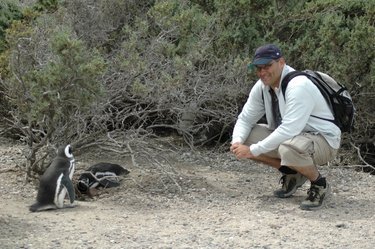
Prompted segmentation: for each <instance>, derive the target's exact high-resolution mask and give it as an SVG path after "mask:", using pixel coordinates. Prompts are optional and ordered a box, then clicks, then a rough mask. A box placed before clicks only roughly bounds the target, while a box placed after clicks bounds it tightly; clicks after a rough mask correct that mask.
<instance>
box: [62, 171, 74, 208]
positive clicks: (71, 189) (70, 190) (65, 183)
mask: <svg viewBox="0 0 375 249" xmlns="http://www.w3.org/2000/svg"><path fill="white" fill-rule="evenodd" d="M61 183H62V185H63V186H64V187H65V188H66V190H67V192H68V195H69V200H70V203H73V202H74V200H75V198H76V197H75V190H74V186H73V183H72V180H70V178H69V177H68V176H64V177H63V178H62V180H61Z"/></svg>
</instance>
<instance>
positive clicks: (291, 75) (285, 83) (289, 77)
mask: <svg viewBox="0 0 375 249" xmlns="http://www.w3.org/2000/svg"><path fill="white" fill-rule="evenodd" d="M299 75H305V76H307V77H308V76H309V75H308V74H307V73H305V72H301V71H292V72H289V73H287V74H286V75H285V76H284V78H283V80H282V81H281V92H282V93H283V96H284V99H285V91H286V87H287V86H288V84H289V81H291V80H292V79H293V78H294V77H296V76H299Z"/></svg>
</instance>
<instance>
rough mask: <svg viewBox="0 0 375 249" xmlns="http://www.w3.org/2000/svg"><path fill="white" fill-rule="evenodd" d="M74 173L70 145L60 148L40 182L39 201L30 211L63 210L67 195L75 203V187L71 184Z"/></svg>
mask: <svg viewBox="0 0 375 249" xmlns="http://www.w3.org/2000/svg"><path fill="white" fill-rule="evenodd" d="M73 173H74V159H73V154H72V148H71V146H70V145H67V146H60V147H59V148H58V150H57V156H56V157H55V158H54V159H53V160H52V162H51V164H50V166H49V167H48V168H47V169H46V171H45V172H44V174H43V175H42V177H41V178H40V182H39V189H38V195H37V198H36V199H37V201H36V203H35V204H33V205H32V206H30V211H32V212H35V211H43V210H47V209H56V208H62V206H63V201H64V198H65V195H66V193H67V192H68V193H69V197H70V201H71V203H72V202H73V201H74V198H75V196H74V187H73V184H72V182H71V179H72V177H73Z"/></svg>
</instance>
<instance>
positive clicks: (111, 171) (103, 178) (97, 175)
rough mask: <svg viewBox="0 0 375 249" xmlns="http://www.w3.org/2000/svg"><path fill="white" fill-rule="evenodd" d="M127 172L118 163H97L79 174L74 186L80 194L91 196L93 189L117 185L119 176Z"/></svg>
mask: <svg viewBox="0 0 375 249" xmlns="http://www.w3.org/2000/svg"><path fill="white" fill-rule="evenodd" d="M129 173H130V172H129V170H127V169H125V168H123V167H122V166H120V165H118V164H113V163H107V162H101V163H97V164H95V165H92V166H91V167H89V168H88V169H87V170H86V171H85V172H83V173H82V174H81V175H80V177H79V179H78V183H77V186H76V187H77V190H78V191H79V193H80V194H87V195H89V196H90V197H92V195H93V194H92V193H91V192H95V191H93V190H94V189H98V188H112V187H118V186H119V185H120V179H119V176H121V175H127V174H129Z"/></svg>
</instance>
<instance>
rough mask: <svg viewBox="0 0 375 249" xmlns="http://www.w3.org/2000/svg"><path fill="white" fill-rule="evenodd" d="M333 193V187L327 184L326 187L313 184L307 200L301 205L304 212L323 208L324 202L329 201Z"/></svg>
mask: <svg viewBox="0 0 375 249" xmlns="http://www.w3.org/2000/svg"><path fill="white" fill-rule="evenodd" d="M330 192H331V187H330V185H329V184H328V183H326V187H323V186H318V185H315V184H312V185H311V187H310V189H309V191H307V194H308V196H307V198H306V200H304V201H303V202H302V203H301V206H300V207H301V209H303V210H315V209H319V208H321V207H322V205H323V204H324V200H325V199H327V197H328V196H329V194H330Z"/></svg>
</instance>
